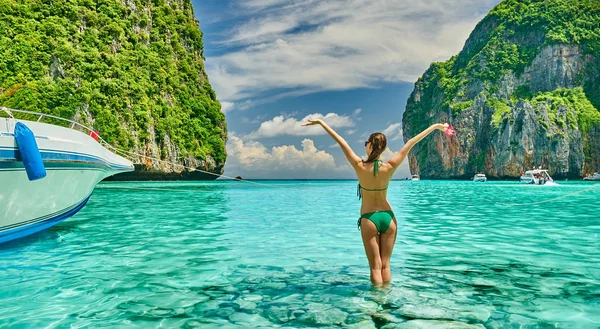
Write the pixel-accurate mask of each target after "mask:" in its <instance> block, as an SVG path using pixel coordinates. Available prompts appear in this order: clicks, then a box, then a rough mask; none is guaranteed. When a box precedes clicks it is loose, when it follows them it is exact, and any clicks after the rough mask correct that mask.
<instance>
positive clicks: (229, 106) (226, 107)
mask: <svg viewBox="0 0 600 329" xmlns="http://www.w3.org/2000/svg"><path fill="white" fill-rule="evenodd" d="M234 106H235V103H234V102H221V112H223V113H227V112H230V111H231V110H233V108H234Z"/></svg>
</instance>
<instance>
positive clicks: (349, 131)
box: [346, 129, 356, 135]
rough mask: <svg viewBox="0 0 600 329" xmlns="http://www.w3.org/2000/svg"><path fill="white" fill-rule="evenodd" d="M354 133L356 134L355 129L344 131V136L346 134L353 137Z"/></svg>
mask: <svg viewBox="0 0 600 329" xmlns="http://www.w3.org/2000/svg"><path fill="white" fill-rule="evenodd" d="M355 133H356V129H350V130H346V134H348V135H354V134H355Z"/></svg>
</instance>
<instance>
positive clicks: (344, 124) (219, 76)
mask: <svg viewBox="0 0 600 329" xmlns="http://www.w3.org/2000/svg"><path fill="white" fill-rule="evenodd" d="M499 2H500V1H499V0H430V1H415V0H413V1H407V0H343V1H342V0H246V1H229V0H202V1H192V3H193V5H194V13H195V15H196V18H197V19H198V21H199V23H200V28H201V29H202V32H203V33H204V37H203V40H204V54H205V57H206V63H205V66H206V70H207V72H208V76H209V79H210V82H211V84H212V86H213V88H214V89H215V91H216V92H217V97H218V98H219V100H220V102H221V104H222V106H223V111H224V112H225V116H226V120H227V125H228V128H229V141H228V143H227V152H228V157H227V162H226V165H225V175H227V176H238V175H239V176H242V177H244V178H271V179H288V178H289V179H299V178H300V179H310V178H313V179H323V178H335V179H340V178H355V177H354V173H353V172H352V169H351V167H350V166H349V165H348V164H347V162H346V159H345V157H344V155H343V153H342V152H341V150H340V149H339V147H337V146H336V145H335V142H334V141H333V139H331V138H330V137H329V136H328V135H326V134H325V132H324V131H322V130H321V129H319V128H318V127H310V128H306V127H300V124H301V123H302V122H303V121H304V120H306V119H307V118H323V119H324V120H325V121H326V122H328V123H329V124H330V125H331V126H332V127H333V128H334V129H336V131H338V133H340V135H342V136H343V137H344V138H345V139H346V140H347V141H348V142H349V144H350V146H351V147H352V148H353V149H354V151H355V152H356V153H357V154H358V155H359V156H365V149H364V140H365V139H366V138H367V136H368V135H369V134H370V133H372V132H384V133H385V134H386V135H387V137H388V147H389V150H388V151H387V152H386V153H385V154H384V156H383V157H384V159H385V158H386V157H387V158H389V156H391V155H392V154H393V153H394V152H397V151H398V150H400V148H401V147H402V145H403V141H402V135H401V123H402V113H403V112H404V109H405V106H406V101H407V99H408V96H409V95H410V93H411V92H412V90H413V86H414V82H415V81H416V80H417V78H418V77H419V76H421V75H422V74H423V73H424V72H425V70H426V69H427V68H428V67H429V65H430V64H431V63H432V62H435V61H444V60H446V59H448V58H450V57H451V56H452V55H455V54H457V53H458V52H459V51H460V50H461V48H462V47H463V45H464V42H465V41H466V39H467V37H468V36H469V33H470V32H471V31H472V30H473V28H474V27H475V25H476V24H477V22H479V21H480V20H481V19H482V18H483V17H484V16H485V15H486V14H487V12H489V10H490V9H491V8H493V6H495V5H496V4H498V3H499ZM409 175H410V173H409V171H408V165H407V164H404V165H403V166H402V167H401V168H400V169H399V170H398V171H397V173H396V175H395V178H404V177H407V176H409Z"/></svg>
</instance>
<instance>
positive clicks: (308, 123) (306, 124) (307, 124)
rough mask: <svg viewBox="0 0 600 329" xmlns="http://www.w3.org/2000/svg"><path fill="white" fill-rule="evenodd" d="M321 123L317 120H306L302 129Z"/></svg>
mask: <svg viewBox="0 0 600 329" xmlns="http://www.w3.org/2000/svg"><path fill="white" fill-rule="evenodd" d="M321 123H322V121H321V120H319V119H317V120H308V122H307V123H305V124H303V125H302V127H306V126H314V125H320V124H321Z"/></svg>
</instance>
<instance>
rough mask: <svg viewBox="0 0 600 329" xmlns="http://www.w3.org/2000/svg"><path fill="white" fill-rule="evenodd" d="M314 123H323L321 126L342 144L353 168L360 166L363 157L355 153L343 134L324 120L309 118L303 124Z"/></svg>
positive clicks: (310, 124)
mask: <svg viewBox="0 0 600 329" xmlns="http://www.w3.org/2000/svg"><path fill="white" fill-rule="evenodd" d="M314 125H321V127H323V129H325V131H326V132H327V133H328V134H329V136H331V137H332V138H333V139H334V140H335V141H336V142H337V143H338V144H339V145H340V147H341V148H342V151H344V155H345V156H346V159H348V162H350V164H351V165H352V168H356V167H357V166H358V164H359V163H360V162H361V161H362V159H361V158H359V157H358V155H356V153H354V151H352V148H350V145H348V143H347V142H346V140H345V139H343V138H342V136H340V135H338V133H336V132H335V130H333V129H331V127H329V125H328V124H327V123H325V122H324V121H323V120H308V122H307V123H305V124H303V125H302V126H303V127H306V126H314Z"/></svg>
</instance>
